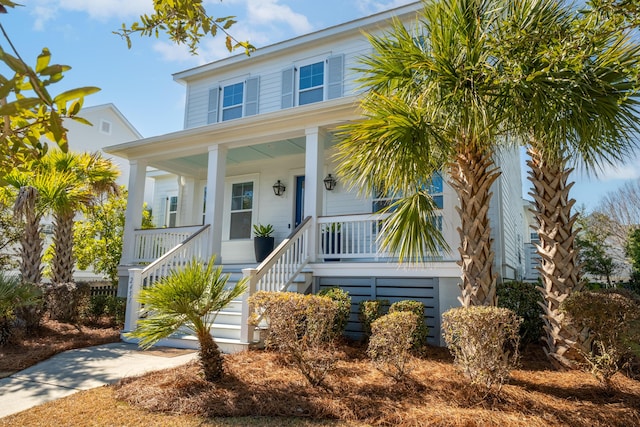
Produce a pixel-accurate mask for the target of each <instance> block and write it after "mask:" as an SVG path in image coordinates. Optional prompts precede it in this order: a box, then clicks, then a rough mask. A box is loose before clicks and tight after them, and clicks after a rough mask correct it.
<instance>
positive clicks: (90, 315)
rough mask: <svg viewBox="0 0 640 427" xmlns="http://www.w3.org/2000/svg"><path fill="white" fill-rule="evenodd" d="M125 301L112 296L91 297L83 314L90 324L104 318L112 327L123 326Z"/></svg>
mask: <svg viewBox="0 0 640 427" xmlns="http://www.w3.org/2000/svg"><path fill="white" fill-rule="evenodd" d="M126 302H127V299H126V298H120V297H115V296H113V295H93V296H91V298H90V299H89V305H88V307H87V310H86V312H85V315H86V317H87V319H88V320H89V321H90V322H94V323H95V322H97V321H98V320H99V319H100V318H101V317H103V316H106V317H108V318H109V321H110V323H111V324H113V325H120V326H123V325H124V315H125V306H126Z"/></svg>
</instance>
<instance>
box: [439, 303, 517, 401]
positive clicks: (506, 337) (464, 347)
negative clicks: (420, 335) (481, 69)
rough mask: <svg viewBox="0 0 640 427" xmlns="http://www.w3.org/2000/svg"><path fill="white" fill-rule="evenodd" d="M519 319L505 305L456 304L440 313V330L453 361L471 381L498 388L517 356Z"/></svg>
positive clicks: (489, 387) (505, 378)
mask: <svg viewBox="0 0 640 427" xmlns="http://www.w3.org/2000/svg"><path fill="white" fill-rule="evenodd" d="M520 322H521V319H520V318H518V316H516V314H515V313H514V312H513V311H511V310H509V309H507V308H499V307H486V306H472V307H458V308H452V309H451V310H449V311H447V312H445V313H444V314H443V315H442V330H443V334H444V339H445V341H446V342H447V346H448V347H449V350H450V351H451V353H452V354H453V357H454V362H455V364H456V365H457V366H458V367H459V368H461V369H462V371H463V372H464V374H465V375H466V376H467V377H468V378H469V379H470V380H471V382H472V383H473V384H478V385H482V386H484V387H486V388H487V390H491V389H492V388H493V387H494V386H497V387H498V390H499V389H500V388H501V387H502V385H503V384H504V382H505V381H506V380H507V378H508V377H509V372H510V371H511V369H513V367H514V366H515V364H516V362H517V359H518V344H519V335H518V328H519V327H520Z"/></svg>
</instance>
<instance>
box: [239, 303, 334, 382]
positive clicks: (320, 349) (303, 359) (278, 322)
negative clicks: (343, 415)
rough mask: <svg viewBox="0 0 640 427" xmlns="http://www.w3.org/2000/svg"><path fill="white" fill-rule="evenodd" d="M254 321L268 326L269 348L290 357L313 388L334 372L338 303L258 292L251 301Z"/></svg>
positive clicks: (266, 344) (252, 320)
mask: <svg viewBox="0 0 640 427" xmlns="http://www.w3.org/2000/svg"><path fill="white" fill-rule="evenodd" d="M249 304H250V307H251V313H252V318H251V322H252V324H254V325H258V324H259V323H260V321H261V320H262V319H264V320H265V321H266V322H267V324H268V331H267V336H266V339H265V346H266V347H267V348H268V349H273V350H276V351H279V352H281V353H283V354H284V355H286V356H287V357H288V358H289V360H290V362H291V363H292V364H293V365H294V366H295V367H296V368H297V369H298V370H299V371H300V372H301V373H302V374H303V375H304V376H305V378H306V379H307V380H308V381H309V383H310V384H311V385H312V386H319V385H322V383H323V381H324V378H325V376H326V375H327V374H328V373H329V372H330V371H331V370H332V369H333V367H334V365H335V362H336V357H335V354H334V352H335V345H334V340H335V338H336V332H335V325H336V318H337V317H338V312H339V308H338V304H337V303H336V302H334V301H333V300H331V299H330V298H325V297H321V296H317V295H302V294H298V293H295V292H266V291H260V292H256V293H255V294H254V295H252V296H251V297H250V298H249Z"/></svg>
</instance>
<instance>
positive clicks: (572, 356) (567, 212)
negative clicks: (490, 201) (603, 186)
mask: <svg viewBox="0 0 640 427" xmlns="http://www.w3.org/2000/svg"><path fill="white" fill-rule="evenodd" d="M529 155H530V156H531V159H530V160H529V161H528V162H527V164H528V165H529V168H530V170H529V180H530V181H531V183H532V184H533V189H532V192H531V193H529V194H530V195H531V196H532V197H533V199H534V203H535V206H536V210H535V211H534V215H535V217H536V219H537V221H538V230H537V231H538V235H539V237H540V243H539V244H538V245H536V247H537V251H538V254H539V255H540V265H539V267H538V270H539V271H540V274H541V276H542V287H541V288H539V290H540V292H542V295H543V297H544V301H545V302H544V304H542V303H541V305H542V307H543V309H544V315H543V320H544V330H545V332H546V339H545V345H546V347H545V349H544V351H545V354H546V355H547V357H548V358H549V360H550V361H551V363H552V364H553V365H554V366H555V367H556V368H557V369H569V368H573V367H574V366H575V362H576V361H579V360H582V359H583V358H582V356H581V354H580V351H579V350H577V349H576V348H574V346H577V347H578V348H580V349H581V350H582V351H588V349H589V345H590V343H589V342H588V341H587V340H588V338H587V336H588V331H578V330H577V329H576V328H575V327H573V326H572V325H571V324H570V322H569V321H568V319H566V318H565V315H564V314H563V313H561V312H560V304H561V303H562V302H563V301H564V300H565V299H566V298H567V297H568V296H569V295H571V293H573V292H577V291H580V290H581V289H582V288H583V285H582V283H581V281H580V271H579V266H578V252H577V250H576V248H575V246H574V242H575V239H576V236H577V234H578V231H579V230H578V229H577V227H574V225H575V222H576V219H577V217H578V214H573V215H572V213H571V208H572V207H573V205H574V204H575V200H574V199H569V191H570V190H571V187H572V186H573V183H570V184H569V185H567V179H568V177H569V174H570V173H571V171H572V169H569V168H567V167H566V160H563V161H561V162H558V164H551V163H550V162H546V161H545V160H544V159H543V158H542V156H541V155H540V153H539V152H538V151H536V150H533V149H530V150H529Z"/></svg>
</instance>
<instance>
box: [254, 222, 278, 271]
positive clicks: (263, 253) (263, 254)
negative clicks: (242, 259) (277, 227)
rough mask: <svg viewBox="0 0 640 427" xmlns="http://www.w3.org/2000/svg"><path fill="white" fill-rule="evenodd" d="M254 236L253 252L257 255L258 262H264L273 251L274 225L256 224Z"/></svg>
mask: <svg viewBox="0 0 640 427" xmlns="http://www.w3.org/2000/svg"><path fill="white" fill-rule="evenodd" d="M253 234H254V238H253V250H254V253H255V255H256V262H262V261H264V260H265V258H267V257H268V256H269V254H270V253H271V252H272V251H273V245H274V239H273V225H271V224H267V225H260V224H254V226H253Z"/></svg>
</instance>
